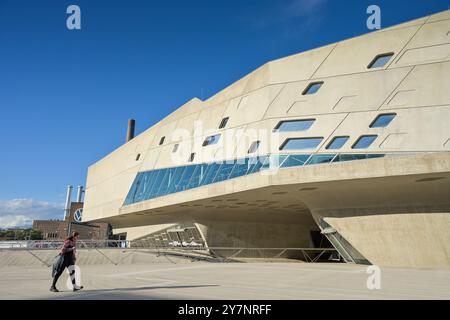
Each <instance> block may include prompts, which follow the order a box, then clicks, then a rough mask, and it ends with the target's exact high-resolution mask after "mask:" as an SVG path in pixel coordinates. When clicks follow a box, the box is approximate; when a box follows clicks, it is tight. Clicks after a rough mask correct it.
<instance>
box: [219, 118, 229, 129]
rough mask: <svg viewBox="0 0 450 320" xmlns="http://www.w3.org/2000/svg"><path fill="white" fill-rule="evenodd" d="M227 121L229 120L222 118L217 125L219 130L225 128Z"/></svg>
mask: <svg viewBox="0 0 450 320" xmlns="http://www.w3.org/2000/svg"><path fill="white" fill-rule="evenodd" d="M228 119H229V118H223V119H222V121H221V122H220V125H219V129H223V128H225V127H226V125H227V123H228Z"/></svg>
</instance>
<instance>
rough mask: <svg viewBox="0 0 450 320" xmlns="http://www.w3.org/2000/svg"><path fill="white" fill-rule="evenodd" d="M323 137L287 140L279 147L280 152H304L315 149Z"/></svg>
mask: <svg viewBox="0 0 450 320" xmlns="http://www.w3.org/2000/svg"><path fill="white" fill-rule="evenodd" d="M322 140H323V137H311V138H309V137H308V138H289V139H286V141H284V142H283V144H282V145H281V146H280V150H305V149H316V148H317V147H318V146H319V145H320V143H321V142H322Z"/></svg>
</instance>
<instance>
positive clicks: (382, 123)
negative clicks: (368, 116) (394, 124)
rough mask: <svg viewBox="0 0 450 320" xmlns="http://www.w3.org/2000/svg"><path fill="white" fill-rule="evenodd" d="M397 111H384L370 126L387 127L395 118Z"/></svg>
mask: <svg viewBox="0 0 450 320" xmlns="http://www.w3.org/2000/svg"><path fill="white" fill-rule="evenodd" d="M396 115H397V114H396V113H384V114H380V115H379V116H378V117H376V118H375V120H373V121H372V123H371V124H370V126H369V127H370V128H384V127H387V126H388V125H389V124H390V123H391V121H392V120H394V118H395V116H396Z"/></svg>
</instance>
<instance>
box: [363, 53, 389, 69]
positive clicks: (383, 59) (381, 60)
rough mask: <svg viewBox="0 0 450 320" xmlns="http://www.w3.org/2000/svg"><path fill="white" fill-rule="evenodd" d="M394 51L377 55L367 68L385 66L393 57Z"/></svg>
mask: <svg viewBox="0 0 450 320" xmlns="http://www.w3.org/2000/svg"><path fill="white" fill-rule="evenodd" d="M393 55H394V52H389V53H383V54H379V55H377V56H376V57H375V58H373V60H372V61H371V62H370V64H369V65H368V66H367V69H376V68H382V67H384V66H385V65H386V64H387V63H388V62H389V61H390V60H391V58H392V56H393Z"/></svg>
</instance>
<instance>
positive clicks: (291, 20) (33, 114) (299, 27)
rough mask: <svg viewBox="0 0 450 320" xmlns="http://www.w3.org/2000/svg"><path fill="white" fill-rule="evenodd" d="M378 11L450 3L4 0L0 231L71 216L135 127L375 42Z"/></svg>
mask: <svg viewBox="0 0 450 320" xmlns="http://www.w3.org/2000/svg"><path fill="white" fill-rule="evenodd" d="M70 4H76V5H78V6H80V8H81V13H82V15H81V23H82V29H81V30H76V31H70V30H68V29H67V28H66V18H67V16H68V15H67V14H66V8H67V7H68V6H69V5H70ZM371 4H377V5H379V6H380V7H381V10H382V27H388V26H391V25H394V24H397V23H401V22H405V21H408V20H412V19H415V18H419V17H422V16H424V15H428V14H432V13H436V12H438V11H442V10H445V9H448V8H449V7H450V0H448V1H447V0H409V1H407V0H384V1H375V0H372V1H364V0H346V1H338V0H280V1H275V0H215V1H211V0H190V1H188V0H179V1H156V0H155V1H147V0H128V1H107V0H71V1H64V0H28V1H23V0H0V111H1V126H0V137H1V138H2V143H1V147H2V148H1V153H0V155H1V156H0V227H2V226H3V227H4V226H12V225H14V224H22V223H24V221H29V220H30V219H31V218H34V217H60V216H61V215H62V214H61V208H62V203H63V202H64V197H65V188H66V185H67V184H73V185H75V186H76V185H84V184H85V180H86V171H87V167H88V166H89V165H90V164H92V163H94V162H95V161H97V160H98V159H100V158H101V157H103V156H105V155H106V154H108V153H109V152H111V151H113V150H114V149H115V148H117V147H118V146H119V145H121V144H122V143H123V142H124V138H125V130H126V124H127V119H128V118H135V119H136V120H137V131H138V133H139V132H142V131H144V130H145V129H146V128H148V127H149V126H151V125H152V124H154V123H156V122H157V121H159V120H160V119H161V118H163V117H164V116H165V115H167V114H169V113H170V112H172V111H173V110H175V109H177V108H178V107H179V106H180V105H182V104H183V103H184V102H186V101H188V100H190V99H191V98H193V97H199V98H203V99H205V98H208V97H209V96H211V95H213V94H214V93H216V92H218V91H220V90H221V89H223V88H225V87H226V86H227V85H229V84H231V83H233V82H234V81H236V80H238V79H239V78H241V77H242V76H244V75H245V74H247V73H249V72H251V71H252V70H254V69H256V68H257V67H258V66H260V65H262V64H264V63H265V62H267V61H269V60H273V59H276V58H280V57H283V56H287V55H290V54H294V53H298V52H301V51H305V50H309V49H313V48H316V47H319V46H322V45H325V44H329V43H332V42H336V41H339V40H342V39H345V38H350V37H353V36H356V35H360V34H363V33H366V32H368V31H369V30H367V27H366V19H367V17H368V15H367V14H366V8H367V7H368V6H369V5H371ZM19 216H21V217H22V218H20V219H16V218H15V217H19ZM27 219H28V220H27ZM19 221H20V222H19Z"/></svg>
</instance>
